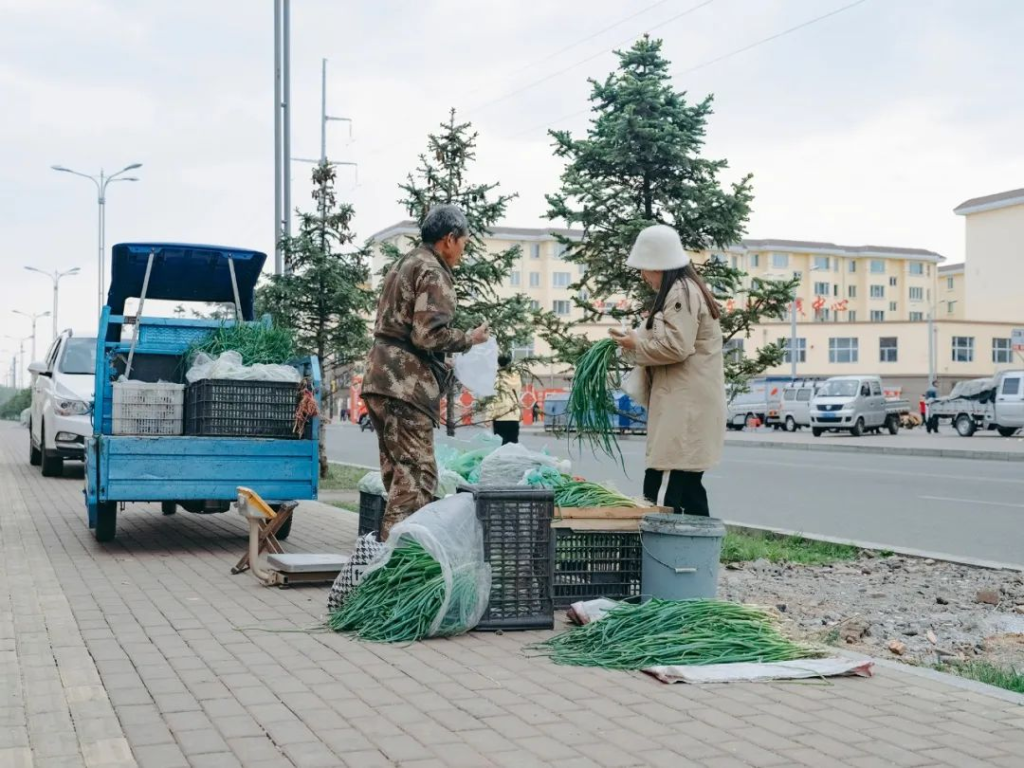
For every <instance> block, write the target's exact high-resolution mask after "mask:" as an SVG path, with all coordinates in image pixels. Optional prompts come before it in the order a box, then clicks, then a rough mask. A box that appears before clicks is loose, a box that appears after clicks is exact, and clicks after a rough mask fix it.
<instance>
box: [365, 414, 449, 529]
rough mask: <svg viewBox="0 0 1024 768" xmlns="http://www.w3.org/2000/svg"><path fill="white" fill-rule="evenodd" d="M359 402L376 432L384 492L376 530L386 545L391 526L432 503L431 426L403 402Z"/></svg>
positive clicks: (434, 484)
mask: <svg viewBox="0 0 1024 768" xmlns="http://www.w3.org/2000/svg"><path fill="white" fill-rule="evenodd" d="M363 402H365V403H366V410H367V412H368V413H369V415H370V420H371V421H372V422H373V428H374V430H375V431H376V432H377V444H378V446H379V448H380V472H381V475H382V479H383V480H384V488H385V490H386V491H387V492H388V505H387V508H386V509H385V510H384V521H383V522H382V523H381V527H380V539H381V541H387V538H388V532H389V531H390V530H391V527H392V526H393V525H395V523H398V522H401V521H402V520H404V519H405V518H407V517H408V516H409V515H411V514H412V513H413V512H415V511H416V510H418V509H419V508H420V507H424V506H426V505H427V504H429V503H430V502H431V501H433V500H434V489H435V488H436V487H437V465H436V463H435V460H434V423H433V421H431V419H430V417H429V416H427V415H426V414H425V413H423V412H422V411H420V410H417V409H416V408H414V407H413V406H411V405H409V403H406V402H404V401H403V400H396V399H395V398H392V397H378V396H376V395H367V396H366V397H364V398H363Z"/></svg>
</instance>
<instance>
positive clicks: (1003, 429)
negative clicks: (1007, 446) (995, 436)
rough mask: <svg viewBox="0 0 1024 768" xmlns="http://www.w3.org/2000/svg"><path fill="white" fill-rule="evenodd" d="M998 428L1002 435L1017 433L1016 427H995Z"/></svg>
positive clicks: (1008, 435)
mask: <svg viewBox="0 0 1024 768" xmlns="http://www.w3.org/2000/svg"><path fill="white" fill-rule="evenodd" d="M996 429H998V430H999V434H1000V435H1002V436H1003V437H1013V436H1014V435H1015V434H1017V427H996Z"/></svg>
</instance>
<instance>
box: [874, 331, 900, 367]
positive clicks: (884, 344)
mask: <svg viewBox="0 0 1024 768" xmlns="http://www.w3.org/2000/svg"><path fill="white" fill-rule="evenodd" d="M898 343H899V342H898V340H897V339H896V337H895V336H883V337H882V338H880V339H879V340H878V362H880V363H895V362H896V359H897V357H898V356H899V349H898V347H897V344H898Z"/></svg>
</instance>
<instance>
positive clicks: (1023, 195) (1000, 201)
mask: <svg viewBox="0 0 1024 768" xmlns="http://www.w3.org/2000/svg"><path fill="white" fill-rule="evenodd" d="M1014 205H1024V188H1021V189H1011V190H1009V191H1007V192H997V193H996V194H994V195H985V196H984V197H972V198H971V199H970V200H964V201H963V202H962V203H960V205H958V206H957V207H956V208H954V209H953V213H955V214H958V215H960V216H967V215H968V214H971V213H984V212H985V211H994V210H996V209H997V208H1009V207H1011V206H1014Z"/></svg>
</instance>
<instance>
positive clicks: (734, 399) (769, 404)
mask: <svg viewBox="0 0 1024 768" xmlns="http://www.w3.org/2000/svg"><path fill="white" fill-rule="evenodd" d="M792 381H793V378H792V377H791V376H766V377H761V378H756V379H751V380H750V381H749V382H747V385H746V389H745V391H743V392H730V391H727V392H726V422H725V424H726V427H727V428H728V429H732V430H739V429H743V428H744V427H752V426H754V425H755V424H757V423H760V424H765V425H769V426H774V427H776V428H777V429H778V428H781V426H782V422H781V420H780V419H779V408H780V406H781V403H782V390H783V388H784V387H785V386H786V385H787V384H789V383H791V382H792Z"/></svg>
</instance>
